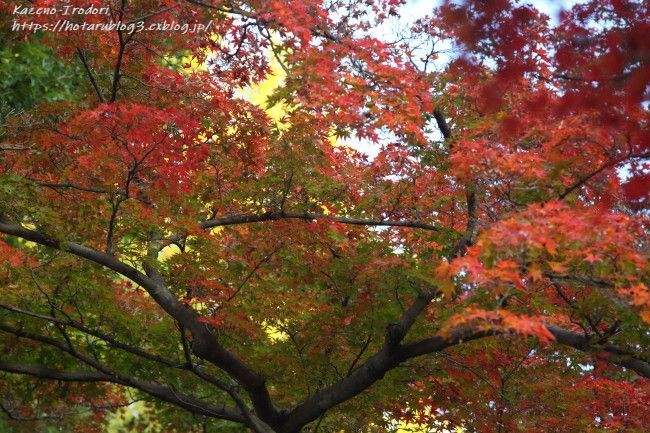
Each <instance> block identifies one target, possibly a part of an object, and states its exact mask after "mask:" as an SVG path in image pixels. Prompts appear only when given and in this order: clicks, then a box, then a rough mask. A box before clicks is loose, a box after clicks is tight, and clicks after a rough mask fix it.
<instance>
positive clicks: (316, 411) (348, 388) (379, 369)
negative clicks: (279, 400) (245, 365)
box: [282, 325, 650, 433]
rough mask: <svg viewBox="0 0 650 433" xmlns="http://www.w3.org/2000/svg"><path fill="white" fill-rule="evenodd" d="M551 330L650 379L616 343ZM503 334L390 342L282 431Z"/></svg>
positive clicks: (467, 331) (293, 415) (468, 332)
mask: <svg viewBox="0 0 650 433" xmlns="http://www.w3.org/2000/svg"><path fill="white" fill-rule="evenodd" d="M547 329H548V330H549V332H551V334H553V336H554V337H555V339H556V342H557V343H558V344H561V345H564V346H568V347H572V348H575V349H578V350H580V351H583V352H588V353H604V354H607V355H611V356H610V360H611V361H610V362H612V363H614V364H617V365H620V366H622V367H625V368H628V369H630V370H632V371H634V372H636V373H637V374H639V375H641V376H643V377H646V378H650V363H648V362H646V361H643V360H641V359H639V358H636V357H633V356H632V355H630V354H629V352H626V351H625V350H623V349H621V348H619V347H617V346H615V345H612V344H605V345H593V343H592V342H590V341H589V339H588V338H587V337H585V336H583V335H581V334H578V333H574V332H571V331H568V330H566V329H563V328H561V327H559V326H555V325H548V326H547ZM501 333H502V332H500V331H499V330H498V329H489V330H478V331H477V330H472V329H471V328H459V329H456V330H454V331H452V333H451V334H450V335H436V336H433V337H429V338H425V339H422V340H419V341H416V342H413V343H409V344H406V345H402V344H393V345H392V347H391V346H390V345H389V344H388V342H387V344H386V345H385V346H384V347H383V348H382V349H381V350H380V351H379V352H377V353H375V354H374V355H373V356H371V357H370V358H369V359H368V360H366V361H365V362H364V363H363V364H362V365H361V366H360V367H359V368H358V369H357V370H355V371H354V372H353V373H352V374H351V375H350V376H348V377H345V378H343V379H341V380H339V381H338V382H336V383H334V384H333V385H330V386H329V387H326V388H324V389H322V390H320V391H318V392H317V393H316V394H314V395H313V396H311V397H310V398H308V399H307V400H305V401H304V402H302V403H301V404H299V405H298V406H297V407H296V408H295V409H294V410H292V411H291V412H290V413H289V414H288V416H287V422H286V423H285V424H284V425H283V426H282V431H283V432H287V433H294V432H297V431H299V429H300V428H301V427H302V426H303V425H305V424H307V423H309V422H312V421H315V420H316V419H318V418H319V417H320V416H321V415H322V414H324V413H325V412H326V411H327V410H328V409H330V408H332V407H334V406H336V405H338V404H340V403H342V402H344V401H347V400H349V399H351V398H353V397H354V396H356V395H358V394H360V393H362V392H363V391H365V390H366V389H368V388H369V387H370V386H371V385H372V384H374V383H375V382H377V381H378V380H380V379H382V378H383V377H384V376H385V375H386V373H388V372H389V371H390V370H392V369H394V368H395V367H397V366H398V365H399V364H401V363H402V362H405V361H407V360H409V359H412V358H415V357H418V356H423V355H426V354H430V353H436V352H440V351H442V350H445V349H448V348H450V347H453V346H456V345H460V344H463V343H467V342H470V341H473V340H478V339H481V338H485V337H489V336H494V335H499V334H501Z"/></svg>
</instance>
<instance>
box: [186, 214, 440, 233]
mask: <svg viewBox="0 0 650 433" xmlns="http://www.w3.org/2000/svg"><path fill="white" fill-rule="evenodd" d="M282 219H301V220H307V221H313V220H326V221H332V222H338V223H342V224H350V225H360V226H377V227H407V228H418V229H423V230H431V231H438V230H439V228H438V227H436V226H435V225H433V224H427V223H423V222H419V221H391V220H383V219H363V218H348V217H341V216H336V215H325V214H319V213H312V212H266V213H263V214H248V213H245V214H235V215H226V216H223V217H219V218H213V219H210V220H207V221H204V222H202V223H200V224H199V226H200V227H201V228H203V229H206V230H208V229H211V228H215V227H223V226H229V225H235V224H250V223H256V222H264V221H277V220H282Z"/></svg>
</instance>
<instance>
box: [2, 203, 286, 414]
mask: <svg viewBox="0 0 650 433" xmlns="http://www.w3.org/2000/svg"><path fill="white" fill-rule="evenodd" d="M0 233H5V234H8V235H12V236H16V237H19V238H22V239H26V240H29V241H32V242H35V243H37V244H40V245H43V246H47V247H50V248H54V249H58V250H61V251H66V252H68V253H70V254H74V255H76V256H78V257H82V258H85V259H87V260H90V261H92V262H94V263H97V264H99V265H102V266H104V267H106V268H108V269H111V270H113V271H115V272H117V273H118V274H120V275H122V276H124V277H126V278H128V279H130V280H131V281H133V282H134V283H136V284H138V285H139V286H141V287H143V288H144V289H145V290H146V291H147V293H149V295H150V296H151V297H152V298H153V299H154V301H155V302H156V303H157V304H158V305H159V306H160V307H161V308H162V309H163V310H164V311H165V312H166V313H167V314H169V315H170V316H171V317H172V318H174V319H175V320H176V321H178V322H179V323H180V324H181V325H182V326H183V327H185V328H186V329H187V330H189V331H190V332H191V333H192V336H193V340H192V351H193V352H194V354H195V355H197V356H198V357H199V358H202V359H204V360H206V361H209V362H211V363H213V364H214V365H216V366H217V367H219V368H221V369H222V370H224V371H225V372H226V373H228V374H230V375H231V376H232V377H233V378H235V379H236V380H237V381H238V382H239V383H241V385H242V386H243V387H244V389H245V390H246V391H247V392H248V394H249V396H250V398H251V401H252V402H253V406H254V407H255V411H256V413H257V414H258V416H259V417H260V418H261V419H262V420H263V421H264V422H266V423H267V424H270V425H273V424H277V422H278V418H279V412H278V410H277V409H276V408H275V406H274V405H273V403H272V401H271V398H270V395H269V393H268V390H267V388H266V384H265V379H264V377H262V376H261V375H260V374H259V373H257V372H256V371H254V370H252V369H251V368H250V367H248V366H247V365H246V364H245V363H244V362H243V361H242V360H241V359H240V358H238V357H237V356H236V355H234V354H232V353H231V352H229V351H228V350H227V349H226V348H224V347H223V346H222V345H221V343H219V341H218V340H217V338H216V337H215V335H214V334H213V332H212V329H211V327H210V326H209V325H207V324H206V323H203V322H202V321H201V320H200V319H201V317H200V316H199V315H198V313H196V311H194V310H193V309H192V308H191V307H189V306H187V305H186V304H183V303H182V302H180V301H179V300H178V298H176V296H175V295H174V294H173V293H172V292H171V291H170V290H169V289H168V288H167V286H166V285H165V283H164V281H163V279H162V277H161V276H160V274H158V272H157V271H156V270H155V268H154V267H153V266H151V265H150V264H148V263H145V265H144V268H145V271H146V272H147V274H148V275H145V274H143V273H142V272H140V271H138V270H137V269H135V268H133V267H132V266H129V265H127V264H126V263H123V262H121V261H119V260H117V259H116V258H115V257H113V256H111V255H109V254H106V253H102V252H99V251H96V250H93V249H91V248H88V247H85V246H83V245H80V244H77V243H74V242H61V241H58V240H56V239H53V238H52V237H49V236H47V235H45V234H42V233H40V232H37V231H34V230H30V229H26V228H24V227H21V226H19V225H17V224H15V223H13V222H12V221H11V220H9V219H8V218H7V217H5V216H4V215H1V214H0Z"/></svg>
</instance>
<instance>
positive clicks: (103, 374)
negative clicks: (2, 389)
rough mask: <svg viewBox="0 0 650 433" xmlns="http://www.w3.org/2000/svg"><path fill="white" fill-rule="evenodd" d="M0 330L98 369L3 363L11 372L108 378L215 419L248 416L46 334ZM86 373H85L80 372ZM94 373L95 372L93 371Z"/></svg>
mask: <svg viewBox="0 0 650 433" xmlns="http://www.w3.org/2000/svg"><path fill="white" fill-rule="evenodd" d="M0 330H2V331H4V332H6V333H9V334H13V335H15V336H16V337H18V338H25V339H29V340H33V341H38V342H41V343H44V344H47V345H49V346H52V347H55V348H57V349H59V350H61V351H62V352H65V353H67V354H69V355H70V356H72V357H73V358H76V359H78V360H80V361H81V362H83V363H84V364H87V365H89V366H90V367H92V368H94V369H95V370H97V371H96V372H89V373H86V372H55V370H52V369H49V368H45V367H40V366H36V367H34V366H23V367H19V366H17V364H13V363H4V366H5V367H7V369H6V370H5V371H8V372H11V373H20V374H27V375H32V376H34V375H35V374H32V373H39V374H40V375H39V376H36V377H41V378H46V379H54V380H64V378H68V379H67V380H68V381H84V379H85V378H88V379H92V380H91V381H93V382H98V381H105V382H111V383H115V384H118V385H124V386H128V387H131V388H135V389H138V390H140V391H142V392H144V393H146V394H149V395H151V396H153V397H156V398H158V399H160V400H162V401H165V402H167V403H171V404H174V405H176V406H179V407H181V408H183V409H185V410H188V411H190V412H192V413H195V414H197V415H205V416H209V417H213V418H219V419H225V420H229V421H235V422H239V423H245V422H246V419H245V417H244V416H243V415H242V414H241V413H240V411H239V409H234V408H229V407H226V406H223V407H213V406H210V405H208V404H206V403H205V402H203V401H201V400H198V399H196V398H194V397H191V396H188V395H185V394H183V393H180V392H177V391H175V390H174V389H173V388H171V387H170V386H166V385H159V384H157V383H150V382H146V381H143V380H141V379H137V378H135V377H132V376H128V375H125V374H120V373H117V372H115V371H113V370H111V369H110V368H108V367H107V366H105V365H102V364H100V363H99V362H98V361H96V360H95V359H93V358H91V357H89V356H87V355H84V354H82V353H80V352H78V351H77V350H75V349H73V348H70V347H68V345H67V344H66V343H63V342H61V341H58V340H55V339H53V338H50V337H46V336H43V335H38V334H34V333H31V332H27V331H24V330H21V329H18V328H14V327H12V326H9V325H7V324H4V323H0ZM2 365H3V364H0V370H3V368H1V367H2ZM9 368H11V370H9ZM81 373H84V374H81ZM91 373H92V374H91Z"/></svg>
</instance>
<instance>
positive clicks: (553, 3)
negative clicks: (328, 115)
mask: <svg viewBox="0 0 650 433" xmlns="http://www.w3.org/2000/svg"><path fill="white" fill-rule="evenodd" d="M578 2H579V0H528V3H530V4H532V5H533V6H535V7H536V8H537V9H538V10H539V11H541V12H543V13H545V14H546V15H548V16H549V18H550V20H551V23H552V24H556V23H557V21H558V18H559V14H560V12H561V11H562V10H563V9H568V8H570V7H571V6H572V5H574V4H576V3H578ZM441 3H442V0H407V2H406V4H405V5H404V6H403V7H402V8H401V9H400V13H401V16H400V19H399V21H397V22H388V23H386V24H385V25H383V26H381V27H379V28H376V29H374V30H373V32H372V33H373V34H375V35H376V37H378V38H380V39H383V38H385V37H386V35H387V34H391V33H392V34H395V33H396V32H397V31H398V29H399V28H405V27H406V26H407V25H408V24H409V23H412V22H414V21H415V20H417V19H418V18H422V17H424V16H426V15H427V14H430V13H431V11H432V10H433V8H434V7H436V6H438V5H440V4H441ZM341 142H342V144H345V145H346V146H348V147H351V148H353V149H356V150H357V151H359V152H362V153H364V154H366V155H367V156H368V157H369V158H371V159H372V158H374V157H375V156H377V154H378V153H379V147H380V146H379V145H378V144H375V143H371V142H369V141H367V140H357V139H355V138H350V139H347V140H341Z"/></svg>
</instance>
